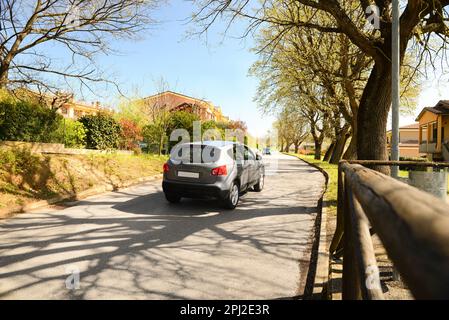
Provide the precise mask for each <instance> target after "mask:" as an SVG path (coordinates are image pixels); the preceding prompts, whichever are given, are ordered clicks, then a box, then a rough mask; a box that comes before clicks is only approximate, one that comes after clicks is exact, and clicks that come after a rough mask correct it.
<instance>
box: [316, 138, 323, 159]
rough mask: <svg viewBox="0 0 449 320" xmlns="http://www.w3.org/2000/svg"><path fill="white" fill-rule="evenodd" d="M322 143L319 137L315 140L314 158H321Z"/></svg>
mask: <svg viewBox="0 0 449 320" xmlns="http://www.w3.org/2000/svg"><path fill="white" fill-rule="evenodd" d="M322 144H323V142H322V141H320V140H319V139H317V140H315V157H314V159H315V160H321V145H322Z"/></svg>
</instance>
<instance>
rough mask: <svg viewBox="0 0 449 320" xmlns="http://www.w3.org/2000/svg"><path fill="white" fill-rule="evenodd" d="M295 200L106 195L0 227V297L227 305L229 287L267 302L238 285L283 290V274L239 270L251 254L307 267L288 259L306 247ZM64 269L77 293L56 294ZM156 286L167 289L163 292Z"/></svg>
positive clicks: (306, 215)
mask: <svg viewBox="0 0 449 320" xmlns="http://www.w3.org/2000/svg"><path fill="white" fill-rule="evenodd" d="M131 196H133V198H131V199H129V198H130V197H131ZM295 197H296V199H297V197H298V194H297V192H296V193H295V192H293V191H292V192H291V194H290V193H284V194H283V195H282V197H279V196H277V195H274V196H273V195H272V196H268V195H267V196H266V197H264V196H258V197H256V196H254V195H252V193H248V194H247V195H246V196H244V197H243V198H242V201H241V203H240V205H239V207H238V208H237V209H236V210H233V211H230V210H225V209H222V208H221V207H220V206H219V205H218V204H217V203H216V201H213V200H211V201H200V200H188V199H186V200H184V199H183V200H182V202H181V203H180V204H177V205H172V204H169V203H167V202H166V201H165V199H164V195H163V193H162V192H161V191H160V190H159V192H152V193H150V194H143V195H138V196H136V195H135V194H133V193H126V192H115V193H113V194H112V195H111V196H110V197H108V198H107V200H106V201H104V200H102V201H89V200H84V201H81V202H78V206H77V207H73V208H67V209H65V210H62V211H59V212H57V213H40V214H35V215H34V216H33V215H24V216H23V217H20V216H19V217H17V218H16V219H13V220H11V221H8V222H6V223H4V224H2V225H0V243H1V244H0V252H1V259H0V297H2V298H7V297H10V296H14V294H15V293H17V292H21V291H24V290H25V291H24V292H27V291H29V292H34V294H36V290H38V288H45V287H47V286H48V287H49V288H50V287H52V288H54V289H51V294H52V296H54V297H56V298H65V299H88V298H92V297H96V298H113V297H115V298H150V299H151V298H159V299H160V298H162V299H183V298H192V297H208V298H210V299H214V298H221V297H223V296H226V295H225V294H224V293H223V290H224V288H223V283H225V284H226V286H229V288H233V287H236V286H238V287H239V290H240V291H241V292H240V293H239V294H240V297H241V295H242V294H243V295H244V296H247V297H248V298H258V297H263V296H266V295H267V294H268V293H266V292H263V293H261V294H260V296H258V295H257V294H258V293H256V292H254V291H252V290H251V286H248V288H245V286H241V285H240V282H241V281H243V279H244V281H249V283H251V284H256V285H257V287H259V288H265V287H266V288H278V289H279V292H281V291H282V290H284V291H285V287H284V286H285V281H284V280H283V275H282V273H279V274H278V275H277V276H276V277H274V278H270V277H266V276H265V274H264V272H254V271H253V270H248V268H245V267H244V266H245V265H251V261H252V260H251V259H252V257H253V256H255V255H258V254H260V253H262V254H264V255H265V256H266V259H267V261H266V263H267V264H270V263H275V262H276V263H277V265H273V268H276V266H277V267H278V268H282V267H283V264H285V263H291V261H292V260H294V261H295V262H296V263H298V262H299V263H300V264H301V265H307V263H308V259H309V257H308V256H306V257H303V258H301V259H300V261H298V257H297V256H296V257H292V250H302V248H303V247H307V246H310V243H311V241H313V239H312V237H313V232H312V231H313V230H310V225H313V221H314V219H315V215H314V213H316V210H317V208H316V205H313V204H311V205H310V206H292V205H291V202H288V201H287V200H288V199H290V198H295ZM126 198H128V200H126V201H123V199H126ZM308 198H309V196H308V195H304V199H307V200H306V201H304V202H303V203H310V202H311V201H312V200H313V199H312V198H313V197H311V196H310V199H308ZM312 202H313V201H312ZM161 203H162V204H161ZM111 208H112V209H113V210H111ZM80 210H81V212H80ZM102 210H103V211H102ZM8 240H10V241H8ZM11 240H13V241H11ZM230 246H232V248H233V249H232V250H230V249H228V248H229V247H230ZM233 250H234V251H233ZM235 250H236V251H235ZM236 252H238V255H236ZM217 255H220V257H219V258H215V257H217ZM206 261H207V268H205V266H204V263H205V262H206ZM274 261H275V262H274ZM245 262H246V264H245ZM68 265H75V266H79V268H80V271H81V289H80V290H77V291H70V290H67V289H66V288H65V287H64V284H65V282H64V281H65V279H66V277H67V274H66V270H65V267H66V266H68ZM19 279H20V281H18V280H19ZM160 279H164V281H166V283H165V284H164V286H165V289H164V290H161V289H160V288H159V287H158V285H159V284H160V281H161V280H160ZM6 280H7V281H6ZM16 280H17V281H16ZM158 281H159V282H158ZM55 283H56V284H55ZM289 285H290V284H289ZM49 290H50V289H49ZM229 290H230V291H229V293H228V295H227V296H229V297H230V298H232V297H233V294H235V293H233V291H232V290H231V289H229ZM245 290H246V291H245ZM271 290H272V289H271ZM44 292H47V291H44ZM48 294H49V293H48ZM271 294H273V295H276V292H273V293H271ZM296 294H297V295H300V294H302V292H297V293H296ZM292 296H295V294H293V295H292ZM235 297H237V296H235ZM41 298H49V297H48V296H41Z"/></svg>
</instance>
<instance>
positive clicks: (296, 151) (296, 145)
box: [295, 142, 299, 154]
mask: <svg viewBox="0 0 449 320" xmlns="http://www.w3.org/2000/svg"><path fill="white" fill-rule="evenodd" d="M298 151H299V143H298V142H296V143H295V153H296V154H297V153H298Z"/></svg>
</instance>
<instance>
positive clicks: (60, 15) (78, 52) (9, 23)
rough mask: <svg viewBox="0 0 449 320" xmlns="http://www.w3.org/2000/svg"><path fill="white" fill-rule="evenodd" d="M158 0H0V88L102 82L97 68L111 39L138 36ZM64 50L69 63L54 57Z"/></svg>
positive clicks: (48, 87)
mask: <svg viewBox="0 0 449 320" xmlns="http://www.w3.org/2000/svg"><path fill="white" fill-rule="evenodd" d="M156 1H158V0H108V1H104V0H34V1H32V0H0V6H1V7H0V88H5V87H8V88H14V87H23V86H27V87H35V88H36V87H37V88H38V89H45V90H51V91H55V90H56V89H57V85H55V84H54V81H55V80H56V79H58V80H57V81H59V80H64V81H65V82H66V83H67V84H68V83H69V82H70V80H71V79H75V80H77V81H78V82H79V84H80V86H81V87H88V88H89V85H90V84H92V83H95V82H100V81H106V82H112V81H111V80H110V79H107V78H106V77H105V76H104V75H103V74H102V72H101V71H100V70H99V69H98V68H97V67H96V66H95V61H94V58H95V57H96V55H97V54H99V53H111V52H113V50H112V49H111V46H110V43H111V42H112V41H116V40H117V39H120V38H122V39H123V38H124V39H129V38H136V37H137V35H138V33H139V31H142V30H144V29H145V28H147V27H148V25H149V24H150V23H152V22H153V20H152V19H151V18H150V12H151V10H152V9H153V8H154V7H155V4H156ZM55 48H58V49H61V48H62V50H64V52H65V54H66V55H67V57H68V59H64V60H68V62H67V63H66V64H60V61H58V59H56V58H54V56H52V54H51V51H52V50H54V49H55Z"/></svg>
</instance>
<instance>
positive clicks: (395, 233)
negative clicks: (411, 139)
mask: <svg viewBox="0 0 449 320" xmlns="http://www.w3.org/2000/svg"><path fill="white" fill-rule="evenodd" d="M362 164H363V165H373V166H379V165H389V166H391V165H399V164H407V165H416V166H428V167H438V168H440V167H449V164H447V163H446V164H441V163H422V162H390V161H351V162H348V161H342V162H340V164H339V174H338V207H337V229H336V232H335V235H334V238H333V241H332V244H331V248H330V252H331V254H332V253H334V252H335V251H338V250H339V249H340V248H342V249H343V299H383V293H382V289H381V284H380V280H379V271H378V267H377V263H376V258H375V255H374V248H373V243H372V240H371V233H372V232H370V228H371V229H372V230H374V231H375V233H376V234H377V235H378V236H379V238H380V240H381V241H382V244H383V245H384V247H385V249H386V251H387V254H388V256H389V258H390V259H391V260H392V262H393V264H394V266H395V268H396V269H397V270H398V271H399V273H400V275H401V277H402V279H403V280H404V282H405V283H406V285H407V286H408V288H409V289H410V291H411V292H412V294H413V296H414V297H415V298H417V299H449V205H448V204H447V203H446V202H444V201H443V200H441V199H438V198H436V197H434V196H432V195H430V194H428V193H425V192H423V191H420V190H418V189H416V188H413V187H411V186H409V185H407V184H405V183H402V182H400V181H398V180H396V179H393V178H391V177H389V176H386V175H384V174H382V173H379V172H377V171H374V170H371V169H369V168H366V167H364V166H362Z"/></svg>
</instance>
